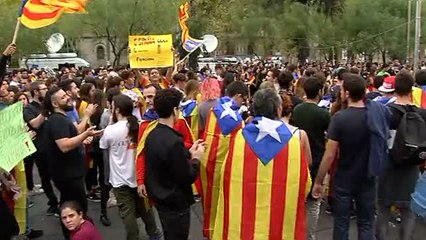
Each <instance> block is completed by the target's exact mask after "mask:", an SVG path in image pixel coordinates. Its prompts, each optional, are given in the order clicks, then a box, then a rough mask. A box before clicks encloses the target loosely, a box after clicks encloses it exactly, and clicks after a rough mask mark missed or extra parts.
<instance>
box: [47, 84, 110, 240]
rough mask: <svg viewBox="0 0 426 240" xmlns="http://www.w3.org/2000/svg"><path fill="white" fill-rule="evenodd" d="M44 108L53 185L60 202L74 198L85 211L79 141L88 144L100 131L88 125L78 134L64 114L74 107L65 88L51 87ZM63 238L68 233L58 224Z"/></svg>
mask: <svg viewBox="0 0 426 240" xmlns="http://www.w3.org/2000/svg"><path fill="white" fill-rule="evenodd" d="M44 107H45V109H46V110H47V111H48V112H49V118H48V120H47V126H46V128H47V130H46V134H47V135H46V136H47V137H46V139H47V143H46V149H49V154H48V155H47V156H48V162H49V170H50V174H51V177H52V180H53V182H54V183H55V186H56V188H58V190H59V192H60V196H61V197H60V203H64V202H66V201H70V200H74V201H77V202H78V203H79V204H80V205H81V207H82V209H83V212H84V213H86V212H87V199H86V191H85V186H84V185H85V184H84V176H86V172H87V167H86V163H85V161H84V155H83V152H84V151H83V143H84V144H90V142H91V141H92V139H93V137H94V136H97V135H99V134H101V133H102V131H97V130H95V127H90V128H88V129H87V130H85V131H83V132H82V133H80V134H79V133H78V131H77V128H76V126H75V125H74V124H73V122H71V121H70V120H69V118H68V117H67V115H66V113H67V111H72V109H73V108H74V106H73V101H72V99H71V97H70V96H68V95H67V94H66V93H65V91H63V90H62V89H60V88H58V87H52V88H51V89H50V90H49V91H48V92H47V94H46V97H45V99H44ZM62 229H63V233H64V237H65V238H69V232H68V231H67V230H66V229H65V227H64V226H63V225H62Z"/></svg>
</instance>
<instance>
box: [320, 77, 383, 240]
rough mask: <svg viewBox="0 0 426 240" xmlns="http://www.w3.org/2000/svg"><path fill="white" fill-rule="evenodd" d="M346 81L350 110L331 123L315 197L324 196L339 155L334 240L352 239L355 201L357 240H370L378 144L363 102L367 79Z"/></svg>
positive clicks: (345, 96)
mask: <svg viewBox="0 0 426 240" xmlns="http://www.w3.org/2000/svg"><path fill="white" fill-rule="evenodd" d="M343 79H344V81H343V85H342V86H341V97H342V99H343V100H347V102H348V108H347V109H345V110H342V111H340V112H338V113H336V114H335V115H334V116H333V118H332V120H331V124H330V127H329V129H328V133H327V138H328V142H327V145H326V150H325V153H324V157H323V159H322V162H321V165H320V168H319V170H318V174H317V177H316V179H315V185H314V187H313V189H312V195H313V197H314V198H317V199H318V198H320V196H321V195H322V192H323V181H324V178H325V175H326V173H327V171H328V170H329V169H330V166H331V165H332V163H333V161H335V160H336V155H337V153H339V159H338V160H337V167H336V170H335V173H334V184H333V186H332V187H333V210H334V228H333V238H334V239H348V238H349V218H350V213H351V206H352V201H353V200H354V201H355V204H356V216H357V225H358V236H359V237H358V238H359V239H361V240H369V239H374V228H373V223H374V212H375V207H374V205H375V199H376V178H375V177H374V176H372V175H371V174H370V171H369V170H370V168H369V167H370V166H369V156H370V154H371V153H370V146H374V145H375V144H379V143H375V142H371V141H370V136H371V133H370V129H369V125H368V123H367V120H368V119H367V116H368V112H367V108H366V104H365V103H364V100H363V98H364V96H365V83H364V79H363V78H362V77H361V76H359V75H355V74H346V75H344V76H343ZM384 141H386V140H384Z"/></svg>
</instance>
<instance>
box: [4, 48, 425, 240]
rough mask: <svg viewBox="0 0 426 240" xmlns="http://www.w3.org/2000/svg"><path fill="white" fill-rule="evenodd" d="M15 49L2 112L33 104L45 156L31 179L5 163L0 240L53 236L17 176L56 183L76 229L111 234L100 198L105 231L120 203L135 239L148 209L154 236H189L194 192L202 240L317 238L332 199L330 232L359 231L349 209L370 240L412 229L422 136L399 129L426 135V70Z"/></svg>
mask: <svg viewBox="0 0 426 240" xmlns="http://www.w3.org/2000/svg"><path fill="white" fill-rule="evenodd" d="M15 51H16V46H15V45H9V46H8V47H7V48H6V50H5V51H4V52H3V54H2V56H1V59H0V79H1V88H0V110H2V109H5V108H7V107H8V106H10V105H12V104H15V103H17V102H22V103H23V105H24V112H23V118H24V120H25V122H26V123H27V126H28V131H29V132H30V133H31V134H32V136H34V140H33V141H34V144H35V146H36V148H37V151H36V152H35V153H33V154H32V155H31V156H29V157H27V158H26V159H23V163H24V166H25V169H24V175H25V178H24V179H26V181H25V182H22V181H21V182H20V181H19V179H22V178H17V177H16V174H18V173H19V172H22V170H21V171H19V169H17V168H15V169H14V170H13V171H11V172H10V173H9V172H6V171H4V170H1V174H0V175H1V187H2V191H1V192H2V194H1V197H0V214H1V215H0V218H1V222H2V228H1V230H0V239H11V237H13V236H16V235H23V236H27V237H28V238H29V239H35V238H39V237H41V236H42V235H43V232H42V231H41V230H34V229H32V228H31V223H30V222H29V221H28V215H27V216H26V217H25V218H23V219H20V218H22V215H17V214H16V212H15V211H14V204H13V201H16V199H14V198H13V196H14V195H13V194H11V191H12V190H13V189H16V188H14V186H15V185H18V186H20V187H21V188H22V189H25V191H28V192H29V193H32V194H42V193H44V194H45V195H46V197H47V199H48V201H47V208H46V209H47V211H46V214H47V215H48V216H56V217H58V218H59V221H60V224H61V227H62V232H63V236H64V238H65V239H71V240H77V239H78V240H80V239H84V240H90V239H93V240H99V239H102V236H101V234H100V233H99V231H98V230H97V229H96V227H95V225H94V222H93V220H92V218H91V217H94V216H88V215H87V211H88V201H92V202H100V209H101V210H100V213H99V218H100V222H101V223H102V224H103V225H104V226H110V225H111V224H112V223H111V221H110V219H109V217H108V211H107V206H108V205H110V206H111V205H116V206H117V207H118V209H119V214H120V217H121V219H122V221H123V224H124V227H125V231H126V237H124V236H123V239H128V240H137V239H139V236H140V234H139V227H138V224H137V221H136V219H137V218H139V217H141V219H142V220H143V222H144V224H145V231H146V233H147V234H148V236H149V239H151V240H155V239H162V238H163V237H164V239H166V240H185V239H188V235H189V227H190V215H191V213H190V207H191V205H192V204H193V203H194V202H197V201H201V203H202V206H203V213H204V225H203V234H204V237H205V239H213V240H219V239H223V240H225V239H227V240H228V239H232V240H234V239H259V240H262V239H271V240H274V239H295V240H305V239H309V240H314V239H316V236H315V235H316V226H317V224H318V221H319V219H320V207H321V203H322V202H323V200H325V201H326V202H327V206H326V208H327V210H326V212H327V213H329V214H332V215H333V217H334V228H333V229H334V230H333V239H337V240H346V239H349V225H350V224H349V223H350V219H351V218H352V217H356V218H357V226H358V238H359V239H361V240H370V239H371V240H372V239H378V240H386V239H389V236H388V228H389V222H391V221H401V222H402V224H401V226H402V227H401V232H400V236H399V237H400V238H399V239H401V240H409V239H412V236H413V233H414V228H415V224H416V218H417V216H416V214H415V213H414V212H413V211H412V210H411V208H410V204H411V194H412V193H413V192H414V191H415V185H416V182H417V180H418V179H419V176H420V174H421V172H422V171H423V167H424V164H425V159H426V158H424V155H425V154H424V152H423V151H426V145H425V146H423V145H419V146H415V147H416V148H415V149H414V150H413V149H410V151H407V149H406V148H407V147H406V145H404V143H405V142H404V140H405V138H404V137H406V134H405V133H406V132H404V133H403V131H404V129H405V128H404V126H405V127H406V128H410V126H411V125H410V124H414V122H413V120H412V119H413V118H415V119H416V122H415V123H416V124H417V125H416V128H417V132H419V134H417V136H416V137H417V138H415V137H414V139H415V140H418V139H419V138H420V139H421V138H423V139H424V138H426V136H425V135H422V133H423V130H426V124H425V122H426V110H424V109H423V108H424V107H426V100H424V102H423V100H422V99H423V97H422V94H426V93H425V92H424V91H426V89H425V86H426V70H420V71H418V72H416V73H414V72H413V70H412V69H411V67H410V66H408V65H405V66H404V65H401V64H400V63H399V61H394V62H392V63H390V64H383V65H380V66H379V64H363V63H353V64H350V65H338V66H332V65H331V64H327V63H325V64H323V63H320V64H316V63H311V64H303V65H300V66H297V65H292V64H280V65H275V64H268V63H265V62H262V61H259V62H256V63H239V64H236V65H227V66H223V65H216V66H215V69H209V67H208V66H207V67H205V68H203V69H201V70H200V72H199V73H197V72H194V71H190V70H187V69H185V66H184V64H178V65H176V66H174V67H173V68H168V69H151V70H149V71H142V70H136V69H130V68H129V67H128V66H122V67H116V68H112V67H101V68H97V69H92V68H84V69H77V68H75V67H71V66H70V67H63V68H62V69H59V70H57V71H55V74H54V75H52V74H51V73H50V72H48V71H45V70H43V69H38V68H37V67H33V68H31V69H29V70H27V69H20V70H14V71H12V72H7V71H6V64H7V61H8V59H9V58H10V56H11V55H12V54H13V53H14V52H15ZM425 96H426V95H425ZM425 99H426V98H425ZM409 114H412V115H411V118H409V117H407V116H408V115H409ZM402 124H404V125H403V126H402V127H401V125H402ZM421 124H423V125H421ZM407 126H408V127H407ZM410 129H412V126H411V128H410ZM410 133H411V134H413V132H410ZM407 156H408V157H407ZM34 164H35V165H36V166H37V169H38V173H39V176H40V179H41V187H37V186H36V185H35V184H34V181H33V174H32V173H33V166H34ZM326 186H328V188H327V189H325V187H326ZM55 188H56V189H57V191H55V190H54V189H55ZM57 193H59V194H57ZM24 201H25V206H26V207H24V209H23V211H24V212H26V214H28V208H30V207H31V205H32V202H31V200H30V198H29V199H28V200H27V199H24ZM157 213H158V216H159V219H160V222H161V227H160V226H159V225H158V224H157V222H156V221H155V218H156V214H157ZM29 214H31V212H29ZM3 226H5V227H3ZM58 227H59V225H58Z"/></svg>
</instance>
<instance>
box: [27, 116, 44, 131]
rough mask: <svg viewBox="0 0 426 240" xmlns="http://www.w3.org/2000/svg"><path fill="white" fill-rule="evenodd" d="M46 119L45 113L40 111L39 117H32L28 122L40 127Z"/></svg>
mask: <svg viewBox="0 0 426 240" xmlns="http://www.w3.org/2000/svg"><path fill="white" fill-rule="evenodd" d="M45 119H46V118H45V117H44V116H43V114H41V113H40V114H39V115H38V116H37V117H35V118H33V119H31V120H30V121H29V122H28V124H29V125H30V126H31V127H32V128H34V129H39V128H40V126H41V124H43V122H44V120H45Z"/></svg>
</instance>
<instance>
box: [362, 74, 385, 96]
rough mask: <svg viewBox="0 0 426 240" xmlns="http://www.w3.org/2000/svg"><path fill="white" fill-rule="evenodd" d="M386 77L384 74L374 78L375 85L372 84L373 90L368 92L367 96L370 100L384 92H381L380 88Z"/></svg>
mask: <svg viewBox="0 0 426 240" xmlns="http://www.w3.org/2000/svg"><path fill="white" fill-rule="evenodd" d="M384 79H385V78H384V77H383V76H375V77H374V79H373V85H372V90H371V91H370V92H368V93H367V95H366V98H367V99H369V100H373V99H375V98H377V97H379V96H381V95H382V94H381V93H380V92H379V88H380V87H381V86H382V85H383V81H384Z"/></svg>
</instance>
